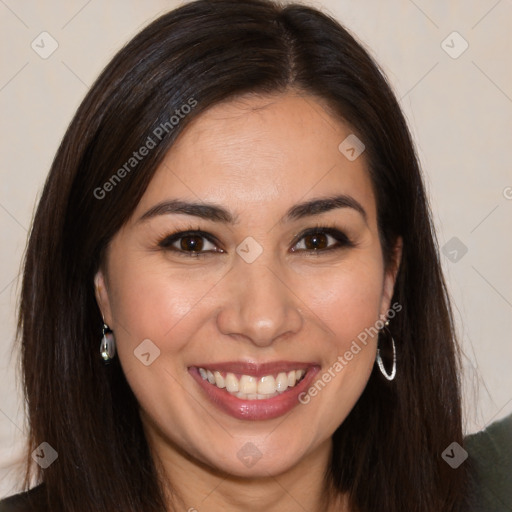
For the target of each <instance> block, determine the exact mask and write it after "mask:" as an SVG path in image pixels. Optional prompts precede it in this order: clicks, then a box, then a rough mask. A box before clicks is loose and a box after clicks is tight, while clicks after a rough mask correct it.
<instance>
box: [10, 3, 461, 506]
mask: <svg viewBox="0 0 512 512" xmlns="http://www.w3.org/2000/svg"><path fill="white" fill-rule="evenodd" d="M19 330H20V338H21V343H22V356H23V369H24V379H25V391H26V396H27V404H28V415H29V420H30V447H29V450H28V455H27V475H26V486H27V488H28V485H29V482H30V481H31V478H32V477H35V478H36V479H37V481H38V482H41V485H39V486H38V487H37V488H36V489H35V490H33V491H31V492H30V493H29V494H28V495H25V496H24V497H18V498H17V499H18V501H17V503H18V504H20V503H26V506H27V509H30V510H46V509H48V510H52V511H60V510H66V511H77V512H78V511H80V512H82V511H93V510H94V511H111V510H123V511H164V510H275V509H277V508H279V510H281V511H282V510H303V509H304V510H320V509H322V510H330V511H331V510H332V511H334V510H336V511H351V512H354V511H361V512H363V511H375V510H385V511H390V512H391V511H397V512H398V511H411V510H414V511H418V512H427V511H428V512H434V511H436V512H437V511H440V510H442V511H450V512H455V511H462V510H467V507H468V506H469V503H468V501H469V491H470V488H469V481H470V476H471V475H470V469H471V465H470V460H463V459H464V457H463V454H464V453H465V452H464V449H463V448H462V445H463V435H462V428H461V407H460V395H459V383H458V362H457V361H458V359H457V345H456V342H455V336H454V332H453V326H452V318H451V313H450V308H449V304H448V299H447V296H446V289H445V285H444V281H443V277H442V274H441V269H440V264H439V260H438V253H437V245H436V242H435V237H434V234H433V231H432V223H431V219H430V213H429V209H428V205H427V201H426V198H425V192H424V188H423V184H422V180H421V176H420V171H419V167H418V162H417V159H416V156H415V152H414V149H413V146H412V142H411V138H410V135H409V132H408V130H407V127H406V124H405V121H404V118H403V116H402V114H401V112H400V109H399V106H398V104H397V101H396V99H395V97H394V96H393V93H392V92H391V90H390V88H389V86H388V85H387V83H386V81H385V79H384V77H383V76H382V74H381V73H380V72H379V70H378V68H377V66H376V64H375V63H374V62H373V61H372V60H371V58H370V57H369V56H368V54H367V53H366V52H365V51H364V50H363V49H362V48H361V46H360V45H359V44H358V43H357V42H356V41H355V40H354V39H353V38H352V36H351V35H350V34H349V33H348V32H347V31H346V30H345V29H343V28H342V27H341V26H340V25H339V24H338V23H337V22H335V21H334V20H332V19H330V18H328V17H327V16H325V15H323V14H321V13H319V12H318V11H316V10H314V9H310V8H306V7H302V6H287V7H280V6H278V5H276V4H273V3H271V2H267V1H264V0H243V1H235V0H200V1H198V2H194V3H190V4H188V5H185V6H184V7H181V8H179V9H177V10H175V11H173V12H171V13H168V14H166V15H164V16H162V17H161V18H159V19H158V20H156V21H155V22H153V23H152V24H151V25H150V26H148V27H147V28H145V29H144V30H143V31H142V32H141V33H140V34H138V35H137V36H136V37H135V38H134V39H133V40H132V41H131V42H130V43H129V44H128V45H127V46H126V47H125V48H123V49H122V50H121V51H120V52H119V53H118V54H117V55H116V56H115V57H114V59H113V60H112V62H111V63H110V64H109V65H108V66H107V68H106V69H105V71H104V72H103V73H102V75H101V76H100V77H99V79H98V80H97V82H96V83H95V85H94V86H93V87H92V88H91V90H90V92H89V94H88V95H87V97H86V98H85V100H84V101H83V103H82V105H81V106H80V108H79V110H78V112H77V114H76V116H75V118H74V120H73V121H72V123H71V125H70V127H69V129H68V131H67V133H66V135H65V137H64V140H63V142H62V144H61V147H60V148H59V150H58V153H57V155H56V158H55V161H54V163H53V166H52V169H51V172H50V175H49V177H48V180H47V183H46V186H45V189H44V192H43V194H42V197H41V200H40V203H39V206H38V209H37V213H36V216H35V219H34V226H33V230H32V233H31V235H30V241H29V246H28V249H27V255H26V264H25V273H24V281H23V289H22V300H21V308H20V317H19ZM454 450H455V451H454ZM449 458H452V459H457V462H458V463H457V464H455V463H453V464H449V463H448V462H447V461H448V459H449ZM459 462H460V463H459ZM20 500H21V501H20ZM11 503H12V502H11ZM4 506H9V505H8V504H7V503H6V504H5V505H4ZM29 507H32V508H29ZM9 510H10V509H9Z"/></svg>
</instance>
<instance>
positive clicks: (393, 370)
mask: <svg viewBox="0 0 512 512" xmlns="http://www.w3.org/2000/svg"><path fill="white" fill-rule="evenodd" d="M388 325H389V320H386V323H385V324H384V327H383V328H382V330H381V332H382V331H383V330H384V329H386V333H387V334H388V335H389V337H390V338H391V345H392V347H393V366H392V368H391V373H390V374H389V373H388V372H387V371H386V368H384V363H383V362H382V356H381V354H380V349H379V348H378V347H377V357H376V359H375V360H376V361H377V365H378V366H379V370H380V373H382V375H383V376H384V377H385V378H386V379H387V380H390V381H391V380H393V379H394V378H395V376H396V347H395V340H394V339H393V336H392V335H391V333H390V332H389V329H388ZM379 338H380V337H379Z"/></svg>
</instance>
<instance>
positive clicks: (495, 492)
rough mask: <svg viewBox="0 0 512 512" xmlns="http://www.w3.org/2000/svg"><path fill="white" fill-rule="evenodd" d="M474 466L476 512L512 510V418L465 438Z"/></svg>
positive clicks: (508, 417) (473, 497) (509, 417)
mask: <svg viewBox="0 0 512 512" xmlns="http://www.w3.org/2000/svg"><path fill="white" fill-rule="evenodd" d="M464 444H465V448H466V450H467V451H468V453H469V457H470V459H471V461H472V463H473V467H474V479H475V481H474V486H473V487H474V489H473V492H474V496H472V501H473V503H474V507H475V508H474V511H475V512H480V511H482V512H501V511H503V510H512V415H510V416H507V417H506V418H504V419H502V420H500V421H497V422H495V423H493V424H491V425H490V426H489V427H487V428H486V429H485V430H482V431H481V432H478V433H476V434H472V435H470V436H468V437H466V439H465V443H464Z"/></svg>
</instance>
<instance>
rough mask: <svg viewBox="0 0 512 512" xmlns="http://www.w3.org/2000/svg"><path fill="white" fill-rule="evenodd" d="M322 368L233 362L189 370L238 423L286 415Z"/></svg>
mask: <svg viewBox="0 0 512 512" xmlns="http://www.w3.org/2000/svg"><path fill="white" fill-rule="evenodd" d="M319 369H320V366H319V365H318V364H315V363H298V362H284V361H280V362H273V363H264V364H255V363H245V362H232V363H218V364H215V365H206V364H202V365H198V366H191V367H189V368H188V371H189V373H190V374H191V376H192V377H193V378H194V379H195V380H196V382H197V383H198V384H199V386H200V387H201V389H202V390H203V391H204V392H205V394H206V397H207V398H208V399H209V400H210V401H211V402H212V403H213V404H214V405H216V406H217V407H218V408H220V409H221V410H222V411H223V412H226V413H228V414H229V415H230V416H234V417H235V418H237V419H245V420H265V419H272V418H276V417H278V416H282V415H283V414H286V413H287V412H289V411H290V410H291V409H293V408H294V407H295V406H296V405H298V404H299V403H300V402H299V399H298V397H299V395H300V394H301V393H302V392H303V391H304V390H306V389H307V388H308V387H309V385H310V383H311V382H312V380H313V378H314V376H315V375H316V373H318V371H319Z"/></svg>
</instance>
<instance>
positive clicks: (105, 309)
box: [94, 269, 112, 327]
mask: <svg viewBox="0 0 512 512" xmlns="http://www.w3.org/2000/svg"><path fill="white" fill-rule="evenodd" d="M94 289H95V296H96V302H97V303H98V307H99V308H100V311H101V315H102V316H103V321H104V322H105V323H106V324H107V325H108V326H109V327H111V326H112V310H111V308H110V300H109V297H108V290H107V284H106V279H105V273H104V271H103V270H101V269H100V270H98V272H96V275H95V276H94Z"/></svg>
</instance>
